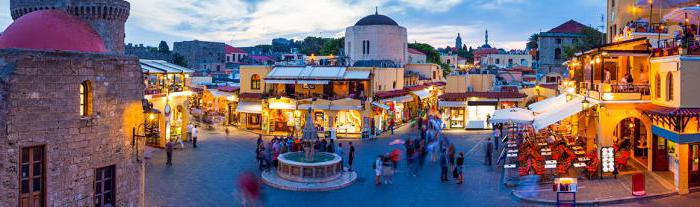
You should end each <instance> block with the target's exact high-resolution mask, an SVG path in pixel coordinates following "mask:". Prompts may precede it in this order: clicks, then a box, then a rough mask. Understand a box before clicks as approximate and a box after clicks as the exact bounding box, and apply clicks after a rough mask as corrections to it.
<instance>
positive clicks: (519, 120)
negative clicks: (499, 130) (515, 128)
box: [489, 108, 535, 124]
mask: <svg viewBox="0 0 700 207" xmlns="http://www.w3.org/2000/svg"><path fill="white" fill-rule="evenodd" d="M533 120H535V115H533V113H532V111H530V110H527V109H523V108H509V109H501V110H496V111H495V112H494V113H493V116H492V117H491V119H490V120H489V122H491V124H502V123H515V124H529V123H532V121H533Z"/></svg>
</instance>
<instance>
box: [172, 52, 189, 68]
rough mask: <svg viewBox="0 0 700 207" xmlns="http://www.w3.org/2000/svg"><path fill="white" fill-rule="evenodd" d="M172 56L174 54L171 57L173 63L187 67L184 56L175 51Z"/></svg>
mask: <svg viewBox="0 0 700 207" xmlns="http://www.w3.org/2000/svg"><path fill="white" fill-rule="evenodd" d="M173 56H174V57H173V64H175V65H179V66H182V67H187V60H185V57H184V56H182V55H180V54H177V53H175V54H174V55H173Z"/></svg>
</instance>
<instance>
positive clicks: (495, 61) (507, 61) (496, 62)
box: [479, 52, 532, 68]
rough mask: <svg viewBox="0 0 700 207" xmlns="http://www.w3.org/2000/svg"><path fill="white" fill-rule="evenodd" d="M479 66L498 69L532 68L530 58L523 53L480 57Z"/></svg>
mask: <svg viewBox="0 0 700 207" xmlns="http://www.w3.org/2000/svg"><path fill="white" fill-rule="evenodd" d="M479 64H480V65H481V67H488V66H496V67H498V68H512V67H515V66H525V67H532V56H531V55H529V54H527V53H524V52H523V53H519V52H518V53H499V54H488V55H486V56H483V57H481V60H480V61H479Z"/></svg>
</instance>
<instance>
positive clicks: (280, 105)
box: [268, 102, 297, 110]
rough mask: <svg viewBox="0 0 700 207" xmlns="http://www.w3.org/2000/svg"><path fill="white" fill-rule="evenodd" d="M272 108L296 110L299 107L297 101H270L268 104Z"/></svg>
mask: <svg viewBox="0 0 700 207" xmlns="http://www.w3.org/2000/svg"><path fill="white" fill-rule="evenodd" d="M268 107H269V108H270V109H285V110H294V109H296V108H297V106H296V103H286V102H270V103H269V104H268Z"/></svg>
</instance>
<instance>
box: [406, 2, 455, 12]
mask: <svg viewBox="0 0 700 207" xmlns="http://www.w3.org/2000/svg"><path fill="white" fill-rule="evenodd" d="M460 3H462V0H399V4H401V5H403V6H406V7H409V8H413V9H419V10H426V11H428V12H445V11H447V10H450V9H452V8H453V7H455V6H457V5H458V4H460Z"/></svg>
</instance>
